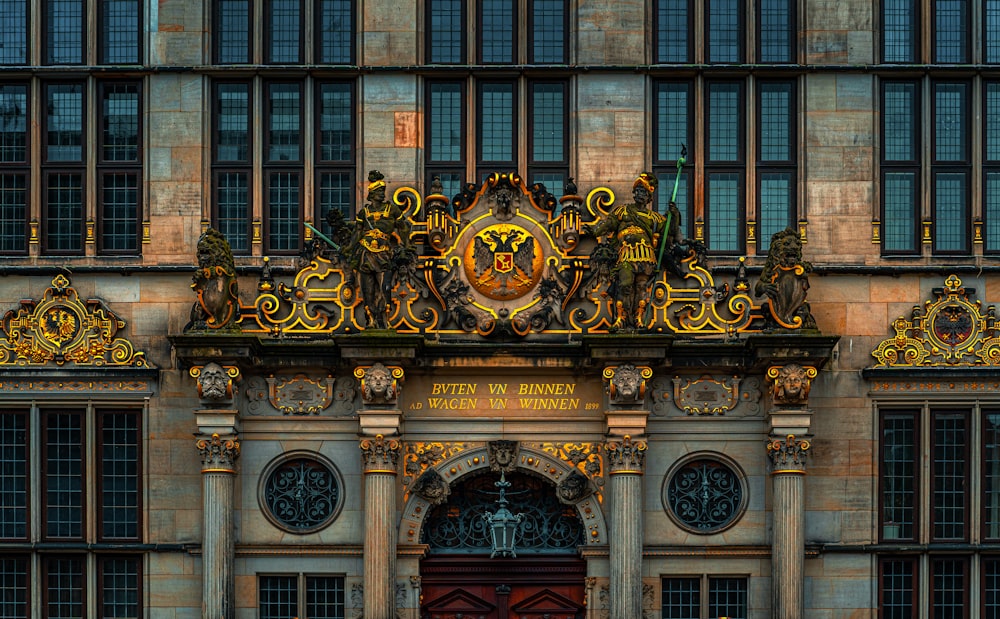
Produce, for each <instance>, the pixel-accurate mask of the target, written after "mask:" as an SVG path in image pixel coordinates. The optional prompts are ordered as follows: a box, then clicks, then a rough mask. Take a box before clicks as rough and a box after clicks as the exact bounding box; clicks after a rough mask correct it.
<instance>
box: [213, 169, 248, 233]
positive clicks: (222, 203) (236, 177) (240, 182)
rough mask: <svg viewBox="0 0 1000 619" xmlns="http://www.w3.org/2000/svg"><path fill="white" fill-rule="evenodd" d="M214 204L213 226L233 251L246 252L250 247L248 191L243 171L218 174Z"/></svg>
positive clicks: (245, 175)
mask: <svg viewBox="0 0 1000 619" xmlns="http://www.w3.org/2000/svg"><path fill="white" fill-rule="evenodd" d="M216 182H217V186H216V189H215V191H216V196H215V204H216V208H217V209H218V211H217V217H216V221H215V226H216V228H218V230H219V232H221V233H222V235H223V236H225V237H226V240H227V241H229V246H230V248H231V249H232V250H233V252H234V253H246V252H247V251H248V250H249V249H250V244H249V230H250V192H249V187H248V183H247V174H246V173H245V172H225V173H222V174H219V176H218V180H217V181H216Z"/></svg>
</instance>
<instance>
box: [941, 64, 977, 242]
mask: <svg viewBox="0 0 1000 619" xmlns="http://www.w3.org/2000/svg"><path fill="white" fill-rule="evenodd" d="M968 92H969V84H966V83H937V84H934V104H933V110H934V153H933V158H934V161H935V163H948V164H962V165H963V169H953V168H950V169H942V168H937V167H936V168H935V169H934V171H933V177H932V179H931V182H932V185H933V197H934V207H933V210H934V251H935V252H938V253H967V252H968V251H969V249H970V247H969V234H968V228H969V226H968V224H969V220H970V208H969V189H970V188H969V175H970V173H971V170H969V169H968V168H967V165H965V164H968V163H969V142H970V140H969V123H968V118H969V113H970V112H969V96H968ZM987 122H989V121H987Z"/></svg>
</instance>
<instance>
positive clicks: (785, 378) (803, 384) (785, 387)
mask: <svg viewBox="0 0 1000 619" xmlns="http://www.w3.org/2000/svg"><path fill="white" fill-rule="evenodd" d="M810 386H811V385H810V381H809V377H808V376H807V375H806V370H805V368H803V367H802V366H800V365H794V364H792V365H786V366H783V367H782V368H781V369H780V370H778V376H777V377H776V378H775V380H774V401H775V403H778V404H805V403H806V401H807V400H808V399H809V388H810Z"/></svg>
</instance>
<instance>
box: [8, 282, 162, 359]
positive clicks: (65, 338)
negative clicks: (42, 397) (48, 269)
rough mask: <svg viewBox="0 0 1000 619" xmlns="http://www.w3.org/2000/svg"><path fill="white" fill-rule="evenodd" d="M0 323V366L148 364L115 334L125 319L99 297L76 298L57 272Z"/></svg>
mask: <svg viewBox="0 0 1000 619" xmlns="http://www.w3.org/2000/svg"><path fill="white" fill-rule="evenodd" d="M0 327H2V329H3V340H0V365H8V366H44V365H49V364H55V365H57V366H62V365H65V364H67V363H72V364H75V365H78V366H117V367H132V368H145V367H149V363H148V362H147V361H146V354H145V353H144V352H140V351H136V350H135V348H134V347H133V345H132V342H130V341H129V340H127V339H126V338H124V337H119V331H121V330H123V329H124V328H125V321H124V320H122V319H121V318H119V317H118V316H117V315H116V314H115V313H114V312H113V311H111V309H110V308H108V307H107V306H106V305H105V304H104V302H103V301H101V300H99V299H88V300H87V301H86V302H84V301H82V300H81V299H80V297H79V295H78V294H77V292H76V290H75V289H74V288H72V287H70V281H69V279H67V278H66V277H65V276H63V275H61V274H60V275H56V276H55V277H54V278H52V286H51V287H49V288H47V289H46V290H45V292H44V293H43V295H42V298H41V299H40V300H38V301H34V300H24V301H21V307H20V309H17V310H13V309H12V310H10V311H8V312H7V313H6V314H5V315H4V317H3V322H2V323H0Z"/></svg>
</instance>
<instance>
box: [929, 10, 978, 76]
mask: <svg viewBox="0 0 1000 619" xmlns="http://www.w3.org/2000/svg"><path fill="white" fill-rule="evenodd" d="M968 4H969V3H968V0H935V2H934V8H933V15H934V62H948V63H951V62H968V61H969V39H968V36H969V32H970V29H969V6H968Z"/></svg>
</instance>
